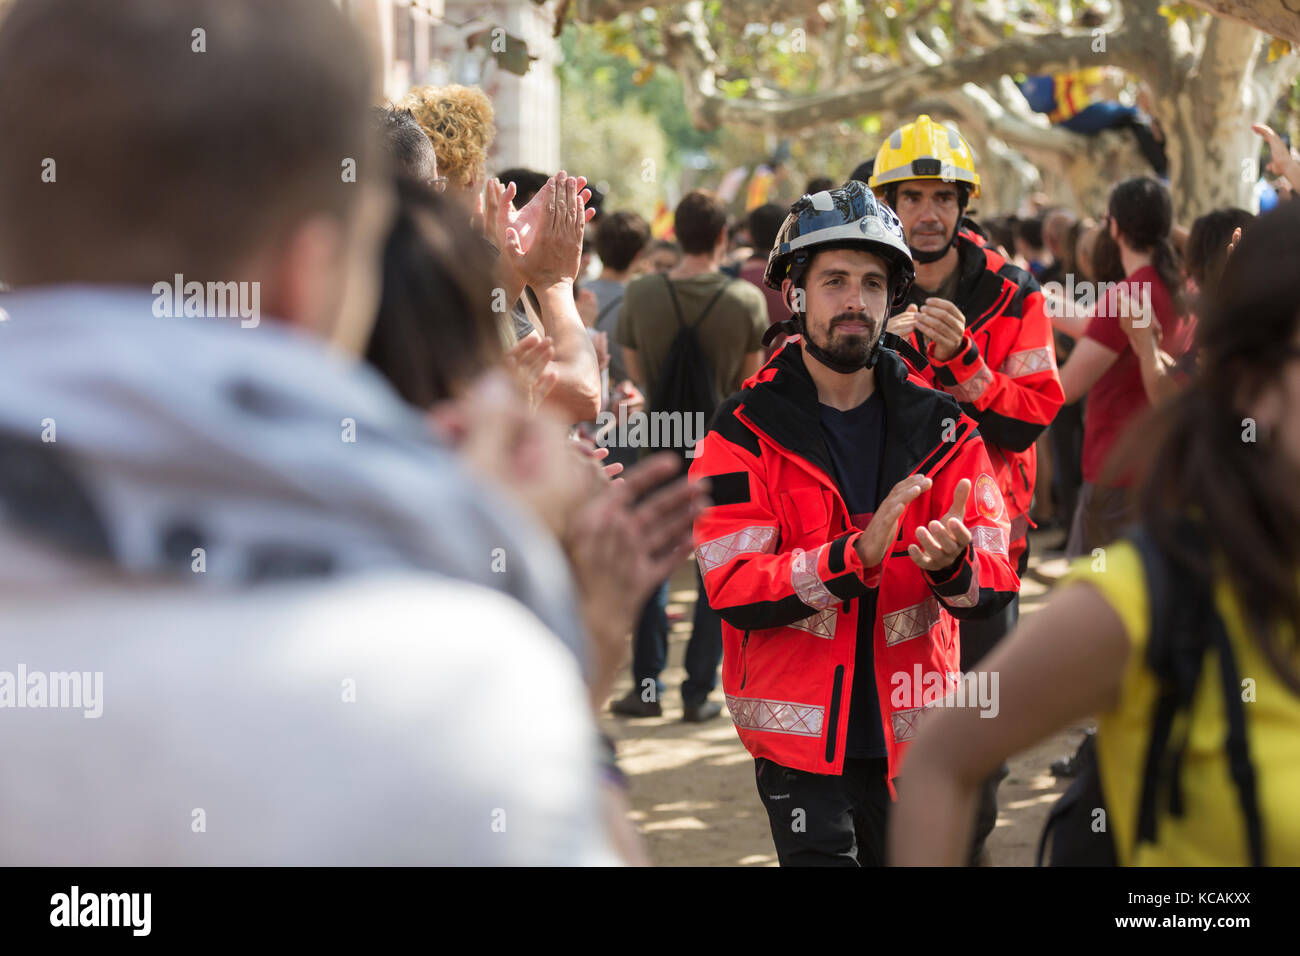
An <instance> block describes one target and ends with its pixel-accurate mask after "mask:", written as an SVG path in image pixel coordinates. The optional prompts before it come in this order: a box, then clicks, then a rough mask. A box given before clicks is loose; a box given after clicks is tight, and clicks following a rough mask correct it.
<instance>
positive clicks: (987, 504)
mask: <svg viewBox="0 0 1300 956" xmlns="http://www.w3.org/2000/svg"><path fill="white" fill-rule="evenodd" d="M975 510H976V511H978V512H979V513H980V514H982V515H983V516H984V517H986V518H991V519H993V520H997V519H998V518H1000V517H1002V493H1001V492H1000V491H998V483H997V482H996V481H994V480H993V476H992V475H980V476H979V478H977V479H975Z"/></svg>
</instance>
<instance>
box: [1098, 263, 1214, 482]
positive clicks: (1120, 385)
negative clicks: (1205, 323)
mask: <svg viewBox="0 0 1300 956" xmlns="http://www.w3.org/2000/svg"><path fill="white" fill-rule="evenodd" d="M1148 295H1149V296H1150V301H1151V307H1152V309H1153V310H1154V311H1155V314H1156V320H1157V321H1158V322H1159V323H1160V329H1161V336H1160V347H1161V348H1162V349H1164V350H1165V351H1166V352H1168V353H1169V355H1170V356H1171V357H1172V358H1174V359H1178V358H1180V357H1182V355H1183V353H1184V352H1186V351H1187V348H1188V346H1189V345H1190V344H1191V342H1190V331H1191V324H1190V323H1189V322H1188V321H1187V319H1186V318H1185V317H1184V316H1181V315H1179V314H1178V313H1177V312H1176V311H1175V310H1174V303H1173V300H1172V299H1171V298H1170V297H1169V290H1168V289H1166V288H1165V284H1164V282H1162V281H1161V279H1160V274H1159V273H1158V272H1156V270H1155V269H1154V268H1153V267H1152V266H1143V267H1142V268H1141V269H1138V270H1137V271H1136V272H1134V273H1133V274H1132V275H1131V276H1129V277H1128V278H1127V279H1125V280H1124V281H1123V282H1121V283H1118V284H1117V285H1116V286H1115V287H1114V288H1112V289H1110V290H1109V291H1108V292H1107V294H1106V295H1105V296H1103V297H1102V298H1101V300H1100V301H1099V302H1098V303H1097V314H1096V315H1095V316H1094V317H1093V319H1092V321H1091V322H1089V323H1088V329H1087V331H1086V332H1084V335H1086V336H1087V337H1088V338H1090V339H1095V340H1096V341H1098V342H1100V343H1101V344H1102V345H1104V346H1105V347H1106V348H1108V349H1110V350H1111V351H1112V352H1118V353H1119V358H1117V359H1115V362H1114V364H1112V365H1111V367H1110V368H1108V369H1106V373H1105V374H1104V375H1102V377H1101V378H1099V379H1097V383H1096V384H1095V385H1093V386H1092V388H1091V389H1089V390H1088V406H1087V412H1086V413H1085V415H1084V422H1083V480H1084V481H1087V482H1091V483H1094V484H1095V483H1096V482H1097V481H1099V480H1100V478H1101V476H1102V473H1103V471H1104V467H1105V465H1106V459H1107V458H1108V457H1109V455H1110V453H1111V450H1112V449H1113V448H1114V447H1115V443H1116V442H1117V441H1118V440H1119V438H1120V436H1121V435H1122V434H1123V433H1124V429H1125V428H1126V427H1127V426H1128V425H1129V424H1130V423H1131V422H1133V421H1134V420H1136V419H1137V418H1138V416H1140V415H1141V414H1142V413H1143V412H1144V411H1146V409H1147V408H1149V407H1150V404H1151V403H1150V402H1148V401H1147V393H1146V389H1144V388H1143V387H1142V368H1141V366H1140V365H1139V364H1138V359H1137V356H1136V355H1135V354H1134V353H1133V349H1132V348H1131V347H1130V346H1129V342H1128V336H1127V335H1125V334H1124V329H1123V328H1122V327H1121V326H1120V324H1119V317H1120V316H1121V315H1123V314H1124V312H1123V311H1122V310H1123V309H1124V308H1126V307H1127V308H1128V309H1129V310H1130V311H1129V313H1128V314H1130V315H1137V314H1139V313H1138V312H1137V311H1136V309H1137V308H1138V307H1139V306H1140V305H1141V304H1143V303H1144V302H1145V301H1146V299H1145V296H1148ZM1126 296H1127V300H1126V298H1125V297H1126ZM1119 483H1120V484H1126V483H1127V482H1125V481H1122V480H1120V481H1119Z"/></svg>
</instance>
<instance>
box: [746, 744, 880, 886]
mask: <svg viewBox="0 0 1300 956" xmlns="http://www.w3.org/2000/svg"><path fill="white" fill-rule="evenodd" d="M888 766H889V765H888V761H886V760H885V758H883V757H881V758H879V759H875V760H855V759H852V758H849V759H846V760H845V761H844V774H843V775H842V776H838V777H836V776H828V775H826V774H820V773H808V772H806V771H803V770H792V769H790V768H789V767H783V766H781V765H780V764H778V763H773V762H772V761H771V760H767V759H765V758H763V757H756V758H755V759H754V777H755V779H756V781H757V783H758V795H759V797H761V798H762V800H763V806H764V807H765V808H766V809H767V820H768V824H769V825H770V826H771V828H772V842H773V843H774V844H776V857H777V859H778V860H779V861H780V863H781V865H782V866H884V865H885V821H886V818H887V817H888V814H889V804H890V799H889V784H888V782H887V781H886V780H885V774H886V773H887V771H888Z"/></svg>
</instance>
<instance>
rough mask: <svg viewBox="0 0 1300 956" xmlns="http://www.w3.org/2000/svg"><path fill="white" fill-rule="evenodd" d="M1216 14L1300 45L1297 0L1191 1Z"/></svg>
mask: <svg viewBox="0 0 1300 956" xmlns="http://www.w3.org/2000/svg"><path fill="white" fill-rule="evenodd" d="M1188 2H1189V3H1190V4H1191V5H1192V6H1194V7H1200V8H1201V9H1202V10H1205V11H1206V12H1207V13H1213V14H1214V15H1215V16H1216V17H1223V18H1225V19H1228V20H1235V21H1237V22H1238V23H1247V24H1250V26H1252V27H1254V28H1255V29H1256V30H1261V31H1263V32H1264V33H1267V34H1270V35H1271V36H1275V37H1278V38H1279V39H1282V40H1289V41H1290V42H1292V43H1294V44H1296V45H1297V46H1300V2H1297V0H1188Z"/></svg>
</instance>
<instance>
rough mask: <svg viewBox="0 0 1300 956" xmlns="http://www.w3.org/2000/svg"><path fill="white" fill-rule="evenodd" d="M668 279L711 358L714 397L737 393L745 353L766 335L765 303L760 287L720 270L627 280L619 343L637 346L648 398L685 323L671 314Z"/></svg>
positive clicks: (758, 348)
mask: <svg viewBox="0 0 1300 956" xmlns="http://www.w3.org/2000/svg"><path fill="white" fill-rule="evenodd" d="M668 282H672V284H673V287H674V288H675V289H676V291H677V301H678V302H679V303H681V307H682V318H683V320H684V321H685V322H686V324H687V325H689V326H691V327H692V328H694V329H695V334H696V336H697V337H698V339H699V343H700V348H701V349H702V350H703V352H704V354H705V355H706V356H707V357H708V361H709V366H710V368H711V370H712V372H713V387H714V390H715V392H716V393H717V394H716V395H715V398H716V399H717V401H718V402H719V403H721V402H722V401H723V399H725V398H726V397H727V396H729V395H731V394H732V393H734V392H736V391H739V389H740V385H741V379H740V371H741V363H742V362H743V360H744V358H745V356H746V355H747V354H749V353H751V352H759V351H762V348H763V333H764V332H766V331H767V302H766V300H764V298H763V293H762V292H760V291H759V290H758V288H757V287H755V286H753V285H751V284H750V283H748V282H744V281H742V280H738V279H733V278H731V276H727V275H723V274H722V273H721V272H706V273H703V274H701V275H695V276H690V277H689V278H686V279H667V278H666V277H665V276H663V275H660V274H658V273H655V274H653V275H645V276H640V277H638V278H636V279H633V280H632V281H631V282H629V283H628V286H627V292H626V293H625V294H624V296H623V305H622V307H621V308H620V311H619V319H618V344H619V345H621V346H623V347H624V348H628V349H635V350H636V352H637V355H638V357H639V358H640V360H641V368H642V370H643V371H644V373H645V376H646V380H645V382H644V383H643V384H644V385H645V387H646V391H647V395H646V398H647V401H649V393H650V392H651V391H653V390H654V385H655V382H656V381H658V378H659V371H660V368H661V367H662V364H663V362H664V360H665V359H666V358H667V357H668V349H669V348H670V347H671V346H672V343H673V339H674V338H676V337H677V331H678V329H679V328H680V327H681V326H680V325H679V324H678V322H677V317H676V314H675V313H674V312H673V301H672V298H671V296H670V294H669V291H668ZM723 286H726V289H725V290H724V291H723V293H722V295H721V297H720V298H719V299H718V301H717V302H715V303H714V305H713V308H712V309H710V310H709V313H708V315H706V316H704V318H703V320H701V319H700V315H701V313H703V312H704V309H705V307H706V306H707V305H708V304H709V300H711V299H712V298H713V297H714V296H715V295H716V294H717V292H718V290H719V289H722V288H723ZM649 410H650V411H657V410H658V409H649ZM664 410H665V411H672V409H664Z"/></svg>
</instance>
